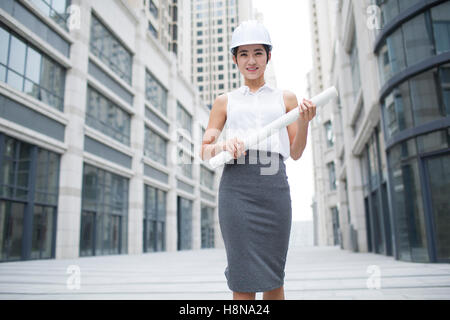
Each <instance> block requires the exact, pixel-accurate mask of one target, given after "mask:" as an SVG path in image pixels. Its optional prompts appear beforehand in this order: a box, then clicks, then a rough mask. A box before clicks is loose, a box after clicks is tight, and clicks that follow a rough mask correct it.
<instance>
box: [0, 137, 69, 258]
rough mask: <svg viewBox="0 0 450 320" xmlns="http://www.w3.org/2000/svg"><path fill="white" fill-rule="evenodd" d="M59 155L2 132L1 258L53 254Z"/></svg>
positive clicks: (0, 190)
mask: <svg viewBox="0 0 450 320" xmlns="http://www.w3.org/2000/svg"><path fill="white" fill-rule="evenodd" d="M59 159H60V158H59V155H57V154H56V153H53V152H51V151H48V150H44V149H41V148H39V147H37V146H34V145H30V144H27V143H23V142H21V141H19V140H16V139H13V138H10V137H7V136H5V135H3V134H0V163H1V167H0V171H1V172H0V177H1V178H0V261H12V260H28V259H45V258H53V257H54V250H55V243H54V241H53V239H54V235H55V232H56V213H57V205H58V191H59V186H58V181H59ZM27 224H29V225H30V226H31V229H25V228H24V226H25V225H27ZM25 231H29V232H30V233H29V234H24V232H25ZM25 242H28V243H25ZM24 245H25V246H24ZM24 248H25V251H24V250H23V249H24Z"/></svg>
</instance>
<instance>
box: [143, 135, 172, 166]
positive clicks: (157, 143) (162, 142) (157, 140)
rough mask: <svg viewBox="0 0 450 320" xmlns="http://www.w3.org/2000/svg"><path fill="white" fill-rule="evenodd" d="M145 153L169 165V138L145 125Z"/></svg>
mask: <svg viewBox="0 0 450 320" xmlns="http://www.w3.org/2000/svg"><path fill="white" fill-rule="evenodd" d="M144 155H145V156H146V157H149V158H151V159H152V160H154V161H156V162H159V163H161V164H163V165H167V140H166V139H164V138H163V137H161V136H160V135H158V134H157V133H156V132H154V131H153V130H152V129H149V128H148V127H145V143H144Z"/></svg>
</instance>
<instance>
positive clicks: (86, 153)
mask: <svg viewBox="0 0 450 320" xmlns="http://www.w3.org/2000/svg"><path fill="white" fill-rule="evenodd" d="M186 2H188V1H178V3H177V2H176V1H174V2H173V3H177V6H178V9H180V8H183V9H182V10H183V12H182V13H179V14H178V17H190V11H189V10H190V6H189V5H187V4H189V2H188V3H187V4H186ZM155 3H156V2H155V1H153V4H155ZM161 3H167V2H164V1H161ZM157 5H159V3H158V4H157ZM169 5H170V6H172V5H173V4H169ZM150 8H151V3H150V2H149V1H146V2H136V1H132V0H130V1H127V0H113V1H108V5H107V6H105V5H104V4H103V2H101V1H85V0H72V1H70V2H69V1H65V0H61V1H59V0H53V1H47V0H5V1H1V2H0V43H1V45H0V48H1V49H0V109H1V112H0V170H1V174H0V189H1V191H0V261H2V262H4V261H13V260H29V259H47V258H57V259H60V258H75V257H80V256H94V255H108V254H140V253H143V252H153V251H163V250H167V251H175V250H186V249H199V248H210V247H215V246H219V247H220V246H221V245H222V244H221V236H220V232H219V231H220V230H219V228H218V221H217V206H216V193H217V184H218V181H217V180H218V174H217V172H215V171H214V170H213V169H211V168H210V167H208V165H207V164H206V163H200V162H199V161H198V153H199V152H198V150H199V148H200V146H199V145H198V142H199V141H201V139H202V136H203V132H204V130H205V128H206V125H207V119H208V117H209V110H208V108H207V107H206V104H205V103H203V101H202V99H201V97H200V96H199V93H198V92H197V90H196V88H195V87H194V86H193V85H192V84H191V82H190V78H189V73H187V72H186V71H183V70H186V65H187V63H185V64H184V65H183V63H182V61H184V58H182V59H181V60H180V53H181V52H180V51H183V54H186V55H187V56H188V57H189V54H190V48H188V49H187V50H186V49H183V50H180V46H178V52H177V54H175V52H174V51H177V50H176V49H175V47H176V46H175V45H174V44H175V43H176V42H174V38H173V37H172V38H170V37H169V38H168V39H169V40H168V43H167V46H166V45H164V43H165V42H164V41H163V42H161V38H160V37H155V34H154V33H153V32H152V30H151V29H150V28H149V21H150V20H149V16H148V11H150V14H152V12H151V10H150ZM152 10H154V8H153V9H152ZM171 10H172V13H171V16H170V17H171V18H172V19H173V12H174V9H173V6H172V9H171ZM186 10H187V11H186ZM150 19H151V18H150ZM188 21H189V20H188ZM179 23H180V22H179ZM184 23H185V20H183V22H181V25H184ZM171 25H173V23H172V24H171ZM173 30H174V28H173V27H172V31H171V32H169V34H170V35H171V36H173ZM181 33H182V34H190V30H189V31H183V32H181ZM175 40H176V39H175ZM178 40H179V38H178ZM181 47H182V48H184V46H181Z"/></svg>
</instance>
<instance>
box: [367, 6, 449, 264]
mask: <svg viewBox="0 0 450 320" xmlns="http://www.w3.org/2000/svg"><path fill="white" fill-rule="evenodd" d="M377 5H379V7H380V8H381V24H382V26H381V27H382V28H381V29H380V32H379V33H378V36H377V39H376V43H375V54H376V55H377V57H378V65H379V73H380V79H381V90H380V94H379V95H380V97H379V99H380V105H381V109H382V110H381V114H382V121H381V128H379V130H382V131H383V134H384V139H385V141H384V144H385V148H386V150H385V152H386V156H387V167H388V177H387V179H385V178H386V177H383V173H382V172H381V170H379V167H380V164H381V157H380V156H379V153H380V152H383V151H384V150H380V149H379V141H378V139H380V136H379V135H378V134H375V135H374V137H373V138H372V140H371V141H372V142H371V143H370V146H369V147H368V150H367V153H366V154H367V155H366V163H367V166H366V168H367V169H366V171H367V172H368V174H367V176H368V178H367V180H368V181H369V185H371V187H372V188H373V190H374V193H373V194H374V199H377V200H374V201H371V202H372V203H375V204H376V206H377V208H376V210H375V211H377V212H384V213H386V212H387V211H389V212H390V213H391V214H390V215H387V214H383V215H380V214H377V215H375V217H376V218H375V219H374V218H370V217H368V218H369V219H368V220H369V221H371V222H372V224H371V225H370V227H369V228H368V229H369V233H370V232H371V233H372V235H371V236H370V237H368V238H369V242H371V243H370V244H369V247H370V246H372V247H373V248H372V251H375V252H382V253H386V254H389V253H391V252H392V246H393V245H394V246H395V248H397V250H396V258H398V259H401V260H406V261H414V262H450V233H449V232H448V230H450V202H449V195H450V1H418V0H410V1H405V0H388V1H377ZM381 138H382V137H381ZM385 181H386V182H387V184H385ZM367 206H369V203H367ZM383 206H384V208H383ZM386 206H390V208H389V209H388V208H387V207H386ZM392 233H394V237H392ZM392 240H393V241H394V243H391V241H392ZM378 247H382V248H381V249H380V248H378Z"/></svg>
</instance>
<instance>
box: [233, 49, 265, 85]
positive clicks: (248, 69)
mask: <svg viewBox="0 0 450 320" xmlns="http://www.w3.org/2000/svg"><path fill="white" fill-rule="evenodd" d="M270 57H271V53H270V52H269V60H270ZM233 61H234V63H237V65H238V68H239V71H240V72H241V73H242V75H243V76H244V78H246V79H250V80H255V79H258V78H260V77H262V76H264V72H265V71H266V66H267V53H266V50H264V46H263V45H262V44H251V45H246V46H240V47H239V48H238V53H237V61H236V57H235V56H233Z"/></svg>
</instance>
